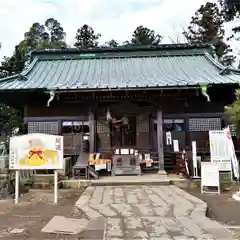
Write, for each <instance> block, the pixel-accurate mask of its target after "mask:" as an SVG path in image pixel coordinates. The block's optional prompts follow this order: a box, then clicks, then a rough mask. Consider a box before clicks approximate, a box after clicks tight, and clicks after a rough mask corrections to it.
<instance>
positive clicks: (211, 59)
mask: <svg viewBox="0 0 240 240" xmlns="http://www.w3.org/2000/svg"><path fill="white" fill-rule="evenodd" d="M205 56H206V57H207V59H208V60H209V61H210V62H211V63H212V64H213V65H214V66H216V67H217V68H219V69H220V70H222V71H223V70H229V71H231V72H235V73H237V74H240V69H237V68H234V67H232V66H224V65H222V64H221V63H220V62H219V61H217V60H216V59H214V58H213V57H212V56H211V55H210V54H209V53H207V52H205Z"/></svg>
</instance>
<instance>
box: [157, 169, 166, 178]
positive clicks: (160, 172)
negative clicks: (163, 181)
mask: <svg viewBox="0 0 240 240" xmlns="http://www.w3.org/2000/svg"><path fill="white" fill-rule="evenodd" d="M158 174H159V175H161V176H166V177H167V173H166V171H165V170H159V171H158Z"/></svg>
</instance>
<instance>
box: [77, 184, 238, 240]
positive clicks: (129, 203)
mask: <svg viewBox="0 0 240 240" xmlns="http://www.w3.org/2000/svg"><path fill="white" fill-rule="evenodd" d="M76 207H77V208H78V209H79V210H81V211H82V212H83V213H84V214H85V215H86V217H87V218H88V219H89V220H94V219H96V220H97V219H101V221H105V227H104V237H103V239H105V240H122V239H126V240H128V239H129V240H132V239H144V240H154V239H156V240H160V239H162V240H168V239H172V240H180V239H182V240H187V239H208V240H210V239H224V240H228V239H235V238H234V237H233V233H232V232H230V231H229V230H227V229H226V228H225V227H224V226H223V225H221V224H220V223H218V222H216V221H213V220H210V219H209V218H206V217H205V213H206V208H207V205H206V203H204V202H203V201H202V200H200V199H198V198H196V197H194V196H192V195H190V194H189V193H187V192H185V191H183V190H181V189H179V188H178V187H176V186H173V185H168V186H139V185H138V186H95V187H88V188H87V189H86V190H85V192H84V193H83V194H82V195H81V197H80V198H79V200H78V201H77V202H76Z"/></svg>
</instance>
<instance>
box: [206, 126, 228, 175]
mask: <svg viewBox="0 0 240 240" xmlns="http://www.w3.org/2000/svg"><path fill="white" fill-rule="evenodd" d="M209 143H210V155H211V162H215V163H217V164H218V166H219V171H232V167H231V160H230V156H229V147H228V144H227V142H226V133H225V130H215V131H209Z"/></svg>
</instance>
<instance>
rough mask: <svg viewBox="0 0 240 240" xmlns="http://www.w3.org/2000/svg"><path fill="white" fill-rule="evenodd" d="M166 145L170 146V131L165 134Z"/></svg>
mask: <svg viewBox="0 0 240 240" xmlns="http://www.w3.org/2000/svg"><path fill="white" fill-rule="evenodd" d="M166 144H167V145H172V133H171V132H170V131H168V132H166Z"/></svg>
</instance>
